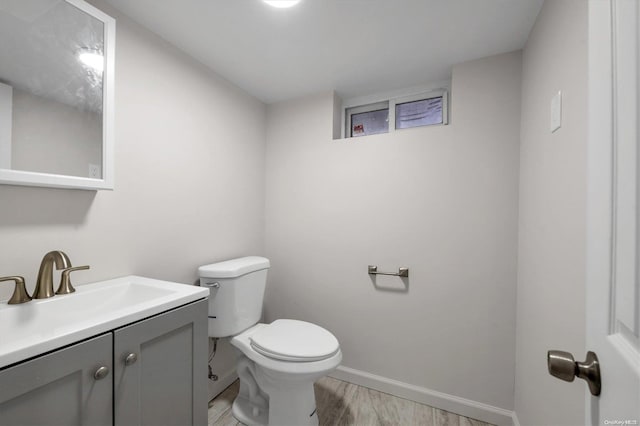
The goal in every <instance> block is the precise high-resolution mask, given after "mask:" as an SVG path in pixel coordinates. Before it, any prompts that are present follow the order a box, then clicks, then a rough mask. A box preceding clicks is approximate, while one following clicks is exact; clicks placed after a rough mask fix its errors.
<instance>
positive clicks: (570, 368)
mask: <svg viewBox="0 0 640 426" xmlns="http://www.w3.org/2000/svg"><path fill="white" fill-rule="evenodd" d="M547 367H548V368H549V374H551V375H552V376H554V377H557V378H558V379H560V380H564V381H565V382H573V379H574V378H576V377H577V378H579V379H582V380H584V381H586V382H587V384H588V385H589V391H591V395H595V396H598V395H600V390H601V381H600V363H599V362H598V357H597V356H596V354H595V353H593V352H591V351H589V352H587V359H586V360H585V361H584V362H576V360H575V359H573V355H571V354H570V353H569V352H565V351H549V352H547Z"/></svg>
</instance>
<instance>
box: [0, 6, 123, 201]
mask: <svg viewBox="0 0 640 426" xmlns="http://www.w3.org/2000/svg"><path fill="white" fill-rule="evenodd" d="M64 1H65V2H66V3H69V4H70V5H71V6H74V7H76V8H78V9H80V10H82V11H83V12H85V13H87V14H88V15H91V16H92V17H94V18H96V19H98V20H99V21H101V22H102V23H103V24H104V55H105V67H104V70H103V72H102V111H103V112H102V179H91V178H88V177H80V176H67V175H57V174H50V173H38V172H29V171H24V170H9V169H0V184H7V185H23V186H24V185H26V186H39V187H49V188H69V189H85V190H99V189H108V190H113V188H114V169H115V167H114V131H115V128H114V101H115V98H114V82H115V80H114V70H115V66H114V61H115V51H116V49H115V44H116V20H115V19H114V18H112V17H111V16H109V15H107V14H105V13H104V12H102V11H101V10H99V9H98V8H96V7H94V6H92V5H90V4H89V3H87V2H85V1H83V0H64Z"/></svg>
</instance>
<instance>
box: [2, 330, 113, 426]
mask: <svg viewBox="0 0 640 426" xmlns="http://www.w3.org/2000/svg"><path fill="white" fill-rule="evenodd" d="M112 340H113V337H112V335H111V333H107V334H103V335H101V336H98V337H94V338H93V339H89V340H86V341H84V342H82V343H78V344H75V345H71V346H68V347H66V348H64V349H60V350H57V351H55V352H51V353H49V354H47V355H43V356H40V357H38V358H35V359H32V360H30V361H25V362H23V363H20V364H18V365H15V366H13V367H9V368H6V369H4V370H1V371H0V424H2V425H3V426H4V425H7V426H8V425H111V424H113V420H112V419H113V381H112V380H111V374H108V375H107V376H106V377H104V378H103V379H102V380H96V379H95V378H94V374H95V372H96V371H97V370H98V369H99V368H100V367H102V366H107V367H109V366H111V364H112V350H111V347H112Z"/></svg>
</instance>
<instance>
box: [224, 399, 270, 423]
mask: <svg viewBox="0 0 640 426" xmlns="http://www.w3.org/2000/svg"><path fill="white" fill-rule="evenodd" d="M231 413H232V414H233V417H235V419H236V420H237V421H239V422H240V423H242V424H245V425H247V426H262V425H266V424H268V423H269V411H268V410H260V411H259V412H258V413H257V415H255V410H254V406H253V404H252V403H251V402H250V401H249V400H248V399H247V398H245V397H243V396H241V395H238V396H237V397H236V399H235V401H233V406H232V408H231Z"/></svg>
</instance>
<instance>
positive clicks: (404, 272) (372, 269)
mask: <svg viewBox="0 0 640 426" xmlns="http://www.w3.org/2000/svg"><path fill="white" fill-rule="evenodd" d="M367 273H368V274H369V275H391V276H394V277H403V278H409V268H404V267H400V268H398V272H378V267H377V266H375V265H369V269H368V271H367Z"/></svg>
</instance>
